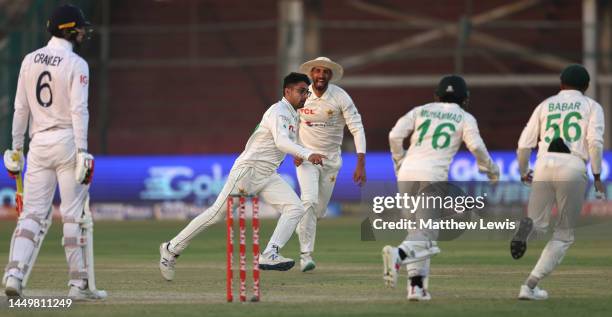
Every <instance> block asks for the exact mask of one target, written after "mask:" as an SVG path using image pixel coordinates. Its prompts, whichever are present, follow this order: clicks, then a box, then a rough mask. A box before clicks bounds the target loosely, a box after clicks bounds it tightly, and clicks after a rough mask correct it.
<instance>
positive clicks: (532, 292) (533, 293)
mask: <svg viewBox="0 0 612 317" xmlns="http://www.w3.org/2000/svg"><path fill="white" fill-rule="evenodd" d="M518 299H523V300H545V299H548V292H546V291H545V290H543V289H541V288H539V287H537V286H536V287H534V288H530V287H529V286H527V285H521V291H520V292H519V295H518Z"/></svg>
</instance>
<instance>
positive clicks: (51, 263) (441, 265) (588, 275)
mask: <svg viewBox="0 0 612 317" xmlns="http://www.w3.org/2000/svg"><path fill="white" fill-rule="evenodd" d="M185 224H186V223H182V222H153V221H138V222H136V221H134V222H99V223H97V224H96V228H95V230H96V231H95V234H96V272H97V280H98V287H99V288H102V289H106V290H107V291H108V292H109V294H110V296H109V298H108V300H106V301H104V302H101V303H76V304H75V305H74V306H73V307H72V308H70V309H63V310H62V309H59V310H55V311H51V310H48V309H47V310H35V311H34V310H25V309H14V308H12V309H9V308H6V306H5V307H3V308H0V316H26V315H31V316H33V315H36V316H87V317H94V316H125V315H132V316H348V315H350V316H390V315H398V316H399V315H401V316H453V317H455V316H537V317H541V316H612V243H611V241H612V240H611V239H610V236H611V234H610V232H612V226H609V225H605V226H601V225H600V226H599V227H600V228H597V227H596V226H594V227H587V228H583V229H584V230H581V232H579V233H578V234H577V239H578V241H577V242H576V243H575V244H574V246H573V247H572V248H571V249H570V251H569V253H568V255H567V256H566V258H565V260H564V263H563V264H562V265H561V266H560V267H559V268H558V269H557V270H556V271H555V272H554V273H553V275H552V276H551V277H549V278H548V279H546V280H545V281H544V282H543V283H542V286H543V287H544V288H545V289H546V290H548V291H549V293H550V296H551V299H550V300H548V301H545V302H525V301H518V300H516V299H515V298H516V295H517V293H518V289H519V286H520V284H521V283H522V282H523V280H524V279H525V277H526V275H527V274H528V273H529V271H530V270H531V267H532V266H533V265H534V264H535V261H536V260H537V256H539V252H540V251H541V249H542V246H543V243H538V244H533V245H530V249H529V250H528V252H527V255H526V256H525V257H524V258H523V259H521V260H520V261H515V260H512V259H511V257H510V255H509V254H508V253H509V252H508V242H507V241H501V240H493V241H454V242H442V243H441V244H440V246H441V247H442V253H441V254H440V255H439V256H437V257H436V258H434V260H433V261H432V263H433V265H432V277H431V285H430V290H431V293H432V295H433V300H432V301H431V302H427V303H414V302H408V301H406V300H405V296H406V289H405V285H406V284H405V283H406V276H405V271H404V272H402V276H401V280H400V285H399V286H398V288H396V289H393V290H389V289H385V288H384V287H383V282H382V278H381V267H382V264H381V259H380V250H381V247H382V246H383V244H384V243H383V242H361V241H360V231H359V228H360V225H359V220H358V219H325V220H322V221H321V222H320V224H319V231H318V235H317V238H318V240H317V252H316V257H315V260H317V264H318V266H317V269H316V270H315V271H313V272H310V273H306V274H305V273H301V272H299V269H297V268H294V269H292V270H291V271H288V272H267V271H266V272H262V276H261V287H262V302H260V303H246V304H241V303H226V302H225V252H224V250H225V249H224V248H225V232H224V231H225V228H224V226H223V225H222V224H218V225H216V226H213V227H212V228H211V229H210V230H209V231H207V232H205V233H203V234H201V235H200V236H199V237H198V238H197V239H196V240H195V241H194V242H193V243H192V245H191V246H190V247H189V248H188V249H187V250H186V251H185V253H184V254H183V255H182V256H181V258H180V259H179V261H178V266H177V276H176V280H175V281H173V282H165V281H164V280H162V278H161V276H160V274H159V271H158V268H157V263H158V250H157V249H158V245H159V243H160V242H161V241H163V240H165V239H169V238H170V237H172V236H173V235H174V234H176V233H177V232H178V230H180V229H181V228H182V227H183V225H185ZM13 226H14V223H13V222H7V221H4V222H0V259H1V261H2V264H1V265H2V266H4V263H6V260H7V256H8V246H9V241H10V234H11V232H12V230H13ZM273 226H274V223H273V222H272V221H263V224H262V248H263V246H264V242H267V240H268V238H269V236H270V233H271V230H272V229H273ZM60 228H61V226H59V225H58V223H57V221H56V223H55V224H54V226H53V230H52V231H51V233H50V234H49V236H48V237H47V239H46V241H45V245H44V247H43V250H42V251H41V254H40V257H39V259H38V261H37V263H36V266H35V268H34V272H33V275H32V277H31V279H30V285H29V288H28V289H27V291H26V294H31V295H41V296H42V295H45V296H63V295H65V294H66V292H67V286H66V279H67V273H66V271H67V268H66V263H65V259H64V252H63V250H62V248H61V245H60V234H61V230H60ZM587 236H588V237H587ZM581 237H582V239H581ZM282 253H283V255H285V256H288V257H294V258H297V257H298V248H297V239H296V238H295V237H294V238H292V240H291V241H290V242H289V244H288V246H287V247H285V248H284V249H283V252H282ZM249 261H250V259H249ZM249 263H250V262H249ZM1 300H3V301H4V298H2V299H1Z"/></svg>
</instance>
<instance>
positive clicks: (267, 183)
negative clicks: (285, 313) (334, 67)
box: [159, 73, 325, 281]
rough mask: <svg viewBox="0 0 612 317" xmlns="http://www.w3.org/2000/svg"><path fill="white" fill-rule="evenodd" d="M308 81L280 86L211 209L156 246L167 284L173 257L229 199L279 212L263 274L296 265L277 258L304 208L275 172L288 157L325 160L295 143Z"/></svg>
mask: <svg viewBox="0 0 612 317" xmlns="http://www.w3.org/2000/svg"><path fill="white" fill-rule="evenodd" d="M309 84H310V80H309V79H308V77H307V76H306V75H304V74H298V73H291V74H289V75H287V77H285V79H284V82H283V95H284V97H283V99H282V100H281V101H279V102H277V103H275V104H274V105H272V106H271V107H270V108H269V109H268V110H267V111H266V112H265V113H264V115H263V118H262V120H261V122H260V123H259V125H258V126H257V128H256V129H255V132H253V134H252V135H251V137H250V138H249V140H248V142H247V144H246V147H245V149H244V151H243V152H242V154H240V156H239V157H238V158H237V159H236V161H235V162H234V166H233V167H232V169H231V171H230V173H229V176H228V178H227V182H226V183H225V185H224V186H223V189H222V190H221V193H219V196H218V197H217V200H216V201H215V202H214V203H213V205H212V206H211V207H210V208H208V209H206V210H205V211H204V212H203V213H202V214H200V215H199V216H198V217H196V218H195V219H193V220H192V221H191V222H190V223H189V225H187V227H185V229H183V230H182V231H181V232H180V233H179V234H178V235H177V236H176V237H174V238H173V239H172V240H171V241H170V242H164V243H162V244H161V246H160V255H161V258H160V263H159V268H160V270H161V273H162V276H163V277H164V278H165V279H166V280H168V281H171V280H172V279H174V275H175V264H176V258H177V257H178V256H179V254H181V252H182V251H183V250H185V248H186V247H187V246H188V245H189V243H190V242H191V240H192V239H193V238H194V237H195V236H196V235H197V234H198V233H200V232H202V231H203V230H204V229H206V228H207V227H208V226H210V225H212V224H213V223H215V222H217V221H219V220H221V219H223V216H224V215H225V212H224V211H225V210H226V207H224V206H226V204H227V197H228V196H229V195H232V194H246V195H259V196H260V197H261V198H262V199H263V200H264V201H265V202H266V203H268V204H270V205H272V206H273V207H274V208H276V210H278V211H279V212H280V213H281V216H280V218H279V220H278V223H277V225H276V229H275V230H274V233H273V234H272V237H271V238H270V241H269V242H268V245H267V247H266V249H265V250H264V252H263V253H262V254H261V256H260V260H259V267H260V268H261V269H262V270H279V271H286V270H289V269H291V268H292V267H293V265H294V264H295V262H294V261H293V260H292V259H288V258H285V257H283V256H281V255H280V254H279V249H280V248H282V247H283V246H284V245H285V244H286V243H287V241H288V240H289V238H291V235H292V234H293V232H294V231H295V228H296V226H297V224H298V222H299V221H300V219H301V218H302V216H303V215H304V207H303V206H302V203H301V201H300V199H299V197H298V196H297V194H296V193H295V191H294V190H293V189H292V188H291V186H289V184H287V182H286V181H285V180H283V179H282V178H281V176H280V175H279V174H278V173H277V169H278V167H279V166H280V164H281V163H282V162H283V160H284V159H285V155H286V153H289V154H291V155H293V156H296V157H299V158H302V159H304V160H308V161H309V162H310V163H312V164H315V165H320V164H323V158H325V156H324V155H321V154H317V153H314V152H313V151H310V150H308V149H306V148H304V147H302V146H300V145H298V144H297V143H296V142H297V132H298V114H297V109H299V108H302V107H303V106H304V102H305V101H306V98H308V95H309V94H310V93H309V91H308V85H309Z"/></svg>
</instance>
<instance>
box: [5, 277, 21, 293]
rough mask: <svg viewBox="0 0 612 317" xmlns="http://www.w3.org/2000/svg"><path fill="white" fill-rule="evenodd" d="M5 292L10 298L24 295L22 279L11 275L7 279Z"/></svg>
mask: <svg viewBox="0 0 612 317" xmlns="http://www.w3.org/2000/svg"><path fill="white" fill-rule="evenodd" d="M4 293H5V294H6V297H8V298H15V297H23V292H22V289H21V280H20V279H18V278H16V277H14V276H9V277H8V278H7V279H6V283H5V288H4Z"/></svg>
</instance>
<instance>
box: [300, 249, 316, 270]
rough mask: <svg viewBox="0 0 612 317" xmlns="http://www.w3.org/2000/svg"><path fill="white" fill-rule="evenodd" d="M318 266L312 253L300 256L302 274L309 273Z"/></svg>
mask: <svg viewBox="0 0 612 317" xmlns="http://www.w3.org/2000/svg"><path fill="white" fill-rule="evenodd" d="M315 267H317V266H316V264H315V262H314V260H313V259H312V255H311V254H310V253H302V254H300V269H301V270H302V272H308V271H312V270H314V269H315Z"/></svg>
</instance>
